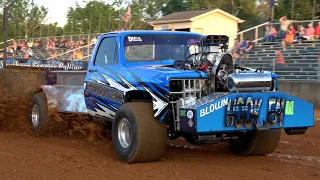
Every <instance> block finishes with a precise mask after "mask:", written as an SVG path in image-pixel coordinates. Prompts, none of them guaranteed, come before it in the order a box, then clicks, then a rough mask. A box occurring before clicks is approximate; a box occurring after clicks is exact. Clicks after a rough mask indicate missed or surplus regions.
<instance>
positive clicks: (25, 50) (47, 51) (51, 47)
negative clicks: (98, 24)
mask: <svg viewBox="0 0 320 180" xmlns="http://www.w3.org/2000/svg"><path fill="white" fill-rule="evenodd" d="M96 41H97V36H94V37H93V38H92V39H91V41H89V43H88V42H87V40H86V39H85V38H84V37H80V38H79V40H78V41H72V40H71V41H68V40H67V39H65V38H61V39H59V38H57V37H55V38H48V39H47V40H46V42H43V41H42V40H41V39H37V40H35V41H32V40H29V41H28V40H20V41H18V42H17V41H16V40H12V41H10V42H8V47H7V56H8V57H17V56H18V57H20V58H23V59H29V58H34V57H36V55H37V54H36V53H40V54H42V55H43V56H44V57H46V58H48V57H51V58H53V59H57V55H58V54H61V53H63V52H67V51H72V50H75V53H70V54H71V55H70V57H69V59H70V60H72V59H82V57H83V50H82V49H81V48H80V47H83V46H86V45H88V44H89V45H90V47H93V46H94V44H95V43H96ZM42 58H43V57H42Z"/></svg>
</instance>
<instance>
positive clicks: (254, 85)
mask: <svg viewBox="0 0 320 180" xmlns="http://www.w3.org/2000/svg"><path fill="white" fill-rule="evenodd" d="M227 87H228V90H229V91H230V92H262V91H269V90H270V89H271V87H272V77H271V76H270V75H269V74H264V73H233V74H230V75H229V76H228V79H227Z"/></svg>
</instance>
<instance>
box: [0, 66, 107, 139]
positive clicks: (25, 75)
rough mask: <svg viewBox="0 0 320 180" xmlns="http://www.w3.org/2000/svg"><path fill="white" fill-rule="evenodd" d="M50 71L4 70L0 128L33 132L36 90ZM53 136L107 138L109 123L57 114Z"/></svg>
mask: <svg viewBox="0 0 320 180" xmlns="http://www.w3.org/2000/svg"><path fill="white" fill-rule="evenodd" d="M46 83H47V82H46V70H45V69H40V68H28V67H6V68H5V69H2V70H0V97H1V98H0V130H5V131H15V132H21V133H27V134H31V133H32V131H31V128H30V125H29V123H28V120H29V111H30V108H31V107H30V106H31V102H32V96H33V94H34V92H37V91H40V90H41V85H44V84H46ZM50 119H51V120H52V131H51V129H50V133H49V134H48V135H50V136H73V137H79V138H85V139H87V140H88V141H94V140H95V139H97V138H98V139H101V138H106V132H105V131H104V129H105V127H106V124H105V123H104V122H103V121H101V120H99V119H98V120H97V119H92V118H90V117H89V116H88V115H81V114H69V115H65V114H59V113H53V116H52V117H51V118H50Z"/></svg>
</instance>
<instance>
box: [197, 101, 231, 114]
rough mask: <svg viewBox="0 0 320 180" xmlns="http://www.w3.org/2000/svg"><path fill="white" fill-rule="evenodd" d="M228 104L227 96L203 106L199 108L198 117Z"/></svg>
mask: <svg viewBox="0 0 320 180" xmlns="http://www.w3.org/2000/svg"><path fill="white" fill-rule="evenodd" d="M227 105H228V98H225V99H222V100H220V101H218V102H215V103H213V104H211V105H210V106H207V107H205V108H202V109H200V117H203V116H206V115H208V114H210V113H213V112H214V111H217V110H219V109H221V108H223V107H225V106H227Z"/></svg>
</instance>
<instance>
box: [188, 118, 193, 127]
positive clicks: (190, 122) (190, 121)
mask: <svg viewBox="0 0 320 180" xmlns="http://www.w3.org/2000/svg"><path fill="white" fill-rule="evenodd" d="M188 125H189V127H192V126H193V121H192V119H189V121H188Z"/></svg>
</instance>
